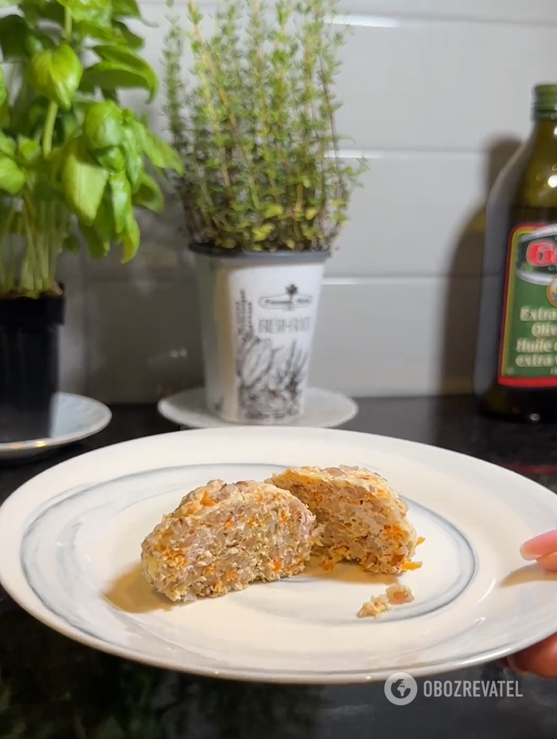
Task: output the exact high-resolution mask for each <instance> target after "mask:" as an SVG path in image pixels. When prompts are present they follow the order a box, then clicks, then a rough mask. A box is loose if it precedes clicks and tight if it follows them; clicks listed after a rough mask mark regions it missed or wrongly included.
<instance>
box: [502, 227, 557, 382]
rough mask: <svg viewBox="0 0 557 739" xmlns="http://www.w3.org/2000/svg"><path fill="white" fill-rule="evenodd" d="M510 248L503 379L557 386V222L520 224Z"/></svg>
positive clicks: (512, 237) (503, 334)
mask: <svg viewBox="0 0 557 739" xmlns="http://www.w3.org/2000/svg"><path fill="white" fill-rule="evenodd" d="M509 246H510V248H509V251H508V255H509V256H508V262H507V269H506V277H505V292H504V295H505V299H504V305H503V322H502V332H501V354H500V360H499V377H498V382H499V384H500V385H509V386H511V387H524V388H527V387H531V388H543V387H553V386H557V224H545V223H541V224H540V223H521V224H520V225H518V226H516V227H515V228H514V229H513V231H512V232H511V235H510V245H509Z"/></svg>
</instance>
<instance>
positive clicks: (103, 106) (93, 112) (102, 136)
mask: <svg viewBox="0 0 557 739" xmlns="http://www.w3.org/2000/svg"><path fill="white" fill-rule="evenodd" d="M83 135H84V138H85V142H86V144H87V146H88V147H89V148H90V149H93V150H96V149H106V148H107V147H108V146H119V145H120V142H121V141H122V111H121V110H120V108H119V107H118V106H117V105H115V104H114V103H113V102H111V101H107V102H104V103H95V104H94V105H92V106H91V107H90V108H89V109H88V111H87V113H86V115H85V121H84V123H83Z"/></svg>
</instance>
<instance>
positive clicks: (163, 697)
mask: <svg viewBox="0 0 557 739" xmlns="http://www.w3.org/2000/svg"><path fill="white" fill-rule="evenodd" d="M359 402H360V414H359V415H358V417H357V418H355V419H354V420H353V421H351V422H350V423H348V424H346V426H345V427H344V428H348V429H353V430H359V431H367V432H372V433H380V434H385V435H388V436H397V437H402V438H406V439H412V440H416V441H422V442H427V443H430V444H435V445H437V446H442V447H445V448H449V449H454V450H456V451H459V452H463V453H466V454H470V455H473V456H476V457H480V458H482V459H486V460H489V461H491V462H495V463H497V464H502V465H506V466H510V467H514V468H515V469H516V470H517V471H519V472H521V473H522V474H525V475H528V476H530V477H533V478H534V479H536V480H538V481H539V482H542V484H545V485H547V486H548V487H550V488H551V489H553V490H555V491H557V425H551V426H539V427H527V426H522V425H517V424H507V423H504V422H498V421H488V420H485V419H481V418H479V417H478V416H477V415H476V414H475V412H474V407H473V405H472V403H471V402H470V401H469V400H468V399H466V398H448V399H422V398H418V399H378V400H361V401H359ZM113 413H114V416H113V421H112V423H111V424H110V426H109V427H108V428H107V429H105V430H104V431H103V432H102V433H100V434H98V435H97V436H95V437H93V438H92V439H89V440H87V441H84V442H82V443H80V444H77V445H75V446H73V447H71V448H67V449H64V450H61V451H59V452H57V453H56V454H54V455H52V456H48V457H44V458H41V459H39V460H36V461H29V462H27V463H25V464H21V465H10V466H2V467H0V503H1V502H2V501H3V500H5V498H6V497H7V496H8V495H10V493H12V492H13V491H14V490H15V489H16V488H17V487H18V486H19V485H21V484H23V483H24V482H25V481H26V480H28V479H29V478H30V477H32V476H34V475H36V474H38V473H39V472H41V471H42V470H44V469H46V468H47V467H50V466H52V465H54V464H57V463H58V462H61V461H63V460H64V459H68V458H70V457H72V456H75V455H77V454H81V453H83V452H87V451H90V450H92V449H96V448H99V447H101V446H105V445H108V444H114V443H116V442H119V441H124V440H127V439H132V438H136V437H140V436H146V435H150V434H157V433H163V432H167V431H173V430H176V427H175V426H173V425H172V424H170V423H167V422H166V421H164V420H163V419H161V418H160V417H158V415H157V413H156V410H155V408H154V407H148V406H145V407H140V406H126V407H116V408H113ZM0 556H2V543H1V542H0ZM555 628H556V631H557V604H556V618H555ZM435 679H437V680H447V681H451V682H450V685H449V687H452V689H453V690H454V689H455V685H456V684H457V683H456V681H464V680H481V681H483V684H484V685H487V688H488V689H489V686H490V685H491V682H489V681H495V680H497V681H499V680H504V681H508V685H509V688H508V690H509V692H510V693H512V692H514V693H515V695H516V697H474V698H472V697H464V698H462V697H437V698H435V697H426V696H425V695H424V694H423V693H424V691H423V685H422V689H420V690H419V692H418V696H417V698H416V699H415V700H414V701H413V702H412V703H411V704H409V705H407V706H394V705H392V704H391V703H389V702H388V701H387V699H386V698H385V695H384V692H383V685H382V684H373V685H364V686H355V687H330V688H329V687H325V688H321V687H320V688H313V687H307V688H305V687H298V686H293V687H290V686H268V685H257V684H250V683H232V682H228V681H221V680H212V679H199V678H195V677H190V676H187V675H180V674H175V673H168V672H164V671H161V670H157V669H153V668H149V667H145V666H143V665H139V664H135V663H131V662H126V661H124V660H121V659H117V658H114V657H111V656H108V655H104V654H101V653H100V652H96V651H94V650H92V649H89V648H87V647H83V646H81V645H79V644H75V643H73V642H71V641H69V640H68V639H66V638H64V637H62V636H59V635H58V634H56V633H55V632H53V631H51V630H50V629H48V628H46V627H44V626H43V625H41V624H40V623H38V622H37V621H35V620H34V619H33V618H31V617H30V616H28V615H27V614H26V613H25V612H24V611H22V610H21V609H20V608H18V607H17V606H16V605H15V604H14V603H12V602H11V601H10V599H9V598H8V597H7V596H6V595H5V593H3V591H2V590H1V589H0V739H8V737H10V739H11V738H12V737H13V738H14V739H15V738H16V737H17V738H19V739H51V738H52V739H159V738H160V739H371V738H372V737H373V739H375V738H376V737H379V736H380V737H387V736H391V737H399V736H400V737H404V738H405V739H419V737H421V736H422V735H423V736H424V737H425V736H427V737H428V739H433V738H436V737H439V738H440V739H445V737H451V739H483V737H485V738H486V739H488V738H489V739H492V738H493V737H495V738H496V737H508V738H509V739H514V738H518V737H532V738H534V737H535V738H536V739H544V738H545V737H547V739H555V736H557V683H555V682H554V681H546V680H541V679H538V678H535V677H531V676H522V677H520V678H518V677H517V676H515V675H513V674H512V673H510V672H509V671H506V670H505V671H504V670H502V669H501V668H499V667H498V666H496V665H487V666H484V667H481V668H473V669H467V670H463V671H460V672H457V673H451V674H450V675H440V676H436V678H435ZM515 680H519V683H518V685H517V686H515V685H514V681H515ZM423 682H424V681H423V680H421V681H418V683H423ZM488 683H489V684H488Z"/></svg>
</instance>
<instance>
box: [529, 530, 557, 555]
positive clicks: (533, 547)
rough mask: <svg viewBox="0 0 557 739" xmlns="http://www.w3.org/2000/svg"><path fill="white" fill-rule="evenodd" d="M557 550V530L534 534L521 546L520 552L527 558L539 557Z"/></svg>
mask: <svg viewBox="0 0 557 739" xmlns="http://www.w3.org/2000/svg"><path fill="white" fill-rule="evenodd" d="M555 551H557V531H556V530H552V531H546V532H545V533H544V534H540V535H539V536H534V537H532V538H531V539H529V540H528V541H525V542H524V544H522V546H521V547H520V554H521V555H522V557H523V558H524V559H526V560H533V559H539V558H540V557H546V556H547V555H548V554H553V552H555Z"/></svg>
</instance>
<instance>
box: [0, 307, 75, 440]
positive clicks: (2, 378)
mask: <svg viewBox="0 0 557 739" xmlns="http://www.w3.org/2000/svg"><path fill="white" fill-rule="evenodd" d="M64 307H65V299H64V297H63V296H60V297H55V296H52V297H51V296H44V297H41V298H36V299H33V298H1V299H0V443H17V442H21V441H31V440H35V439H36V440H39V439H45V438H48V437H49V436H51V432H52V424H53V415H54V401H55V395H56V392H57V391H58V327H59V325H60V324H62V323H63V322H64Z"/></svg>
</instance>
